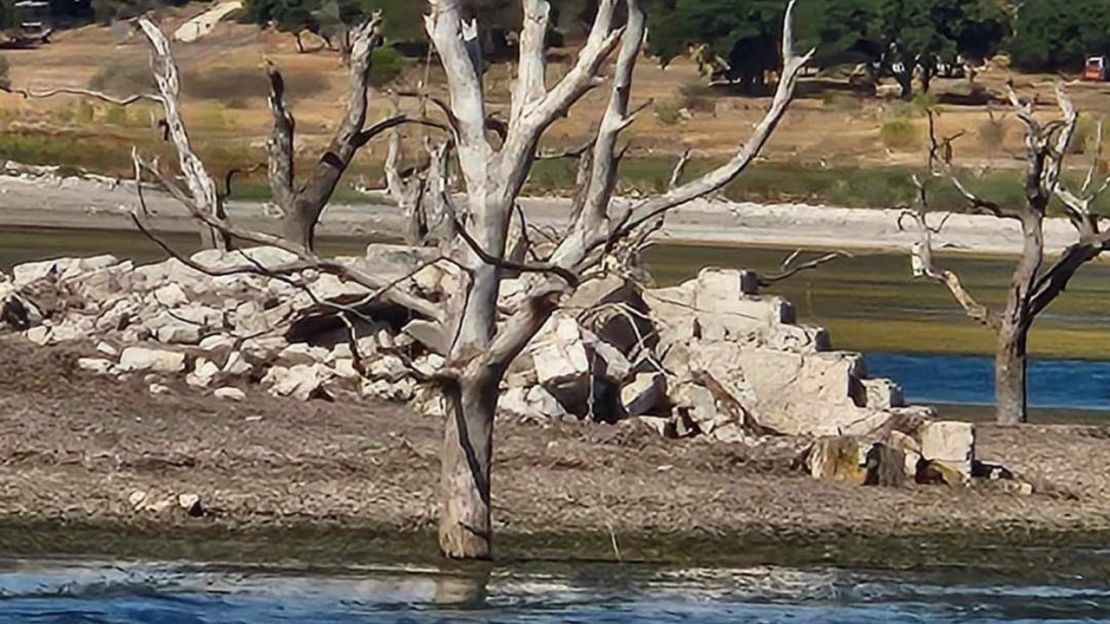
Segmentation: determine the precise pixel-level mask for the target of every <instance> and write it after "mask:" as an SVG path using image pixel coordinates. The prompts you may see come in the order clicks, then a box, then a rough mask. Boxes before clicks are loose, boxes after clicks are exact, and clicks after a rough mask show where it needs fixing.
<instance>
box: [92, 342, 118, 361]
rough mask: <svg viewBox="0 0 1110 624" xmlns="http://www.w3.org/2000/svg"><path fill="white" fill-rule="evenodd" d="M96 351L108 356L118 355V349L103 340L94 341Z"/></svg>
mask: <svg viewBox="0 0 1110 624" xmlns="http://www.w3.org/2000/svg"><path fill="white" fill-rule="evenodd" d="M96 351H97V353H103V354H104V355H107V356H108V357H119V349H117V348H116V347H115V346H114V345H111V344H109V343H107V342H104V341H103V340H101V341H100V342H98V343H96Z"/></svg>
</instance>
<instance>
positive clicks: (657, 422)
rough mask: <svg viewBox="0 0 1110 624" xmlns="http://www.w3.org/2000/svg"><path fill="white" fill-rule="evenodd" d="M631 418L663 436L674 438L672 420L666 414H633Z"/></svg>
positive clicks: (675, 435)
mask: <svg viewBox="0 0 1110 624" xmlns="http://www.w3.org/2000/svg"><path fill="white" fill-rule="evenodd" d="M631 420H633V421H635V422H638V423H641V424H643V425H645V426H647V427H648V428H649V429H651V430H652V431H654V432H655V433H657V434H659V435H660V436H661V437H664V438H676V437H678V435H677V434H676V432H675V427H674V421H673V420H672V419H671V418H670V417H668V416H635V417H633V418H632V419H631Z"/></svg>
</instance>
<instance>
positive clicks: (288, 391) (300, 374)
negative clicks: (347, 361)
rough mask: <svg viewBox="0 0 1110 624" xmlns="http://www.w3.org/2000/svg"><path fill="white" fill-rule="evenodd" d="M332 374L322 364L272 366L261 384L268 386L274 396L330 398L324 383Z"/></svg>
mask: <svg viewBox="0 0 1110 624" xmlns="http://www.w3.org/2000/svg"><path fill="white" fill-rule="evenodd" d="M333 374H334V373H333V372H332V371H331V370H330V369H329V368H327V367H326V366H324V365H322V364H314V365H307V364H298V365H296V366H293V367H291V368H286V367H284V366H274V367H272V368H271V369H270V370H269V371H268V372H267V373H266V376H265V377H264V378H263V379H262V384H263V385H265V386H269V392H270V394H273V395H274V396H279V397H292V398H295V399H297V400H299V401H308V400H309V399H314V398H331V397H330V395H329V394H328V392H327V391H326V390H325V388H324V384H326V383H327V381H328V380H329V379H331V377H332V376H333Z"/></svg>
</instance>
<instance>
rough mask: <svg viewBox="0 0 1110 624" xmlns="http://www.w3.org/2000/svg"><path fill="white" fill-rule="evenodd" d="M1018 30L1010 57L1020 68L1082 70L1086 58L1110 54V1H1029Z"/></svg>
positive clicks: (1021, 10) (1021, 12)
mask: <svg viewBox="0 0 1110 624" xmlns="http://www.w3.org/2000/svg"><path fill="white" fill-rule="evenodd" d="M1014 30H1015V31H1016V32H1017V36H1015V37H1014V39H1013V41H1012V42H1011V44H1010V55H1011V57H1012V59H1013V61H1014V64H1015V65H1016V66H1017V67H1018V68H1020V69H1022V70H1025V71H1079V70H1080V69H1081V68H1082V67H1083V59H1084V56H1085V55H1087V54H1105V55H1110V2H1107V0H1067V1H1066V2H1062V1H1060V0H1026V2H1024V3H1022V4H1021V6H1020V8H1019V9H1018V11H1017V18H1016V22H1015V27H1014Z"/></svg>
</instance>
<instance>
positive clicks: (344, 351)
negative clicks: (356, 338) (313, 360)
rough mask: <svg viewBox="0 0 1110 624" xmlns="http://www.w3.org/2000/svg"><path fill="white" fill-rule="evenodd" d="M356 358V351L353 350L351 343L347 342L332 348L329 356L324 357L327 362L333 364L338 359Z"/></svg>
mask: <svg viewBox="0 0 1110 624" xmlns="http://www.w3.org/2000/svg"><path fill="white" fill-rule="evenodd" d="M352 358H354V353H352V352H351V345H350V344H349V343H346V342H341V343H339V344H337V345H335V346H334V347H332V348H331V351H330V352H329V353H328V356H327V357H326V358H324V363H325V364H331V363H333V362H336V361H338V360H350V359H352Z"/></svg>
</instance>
